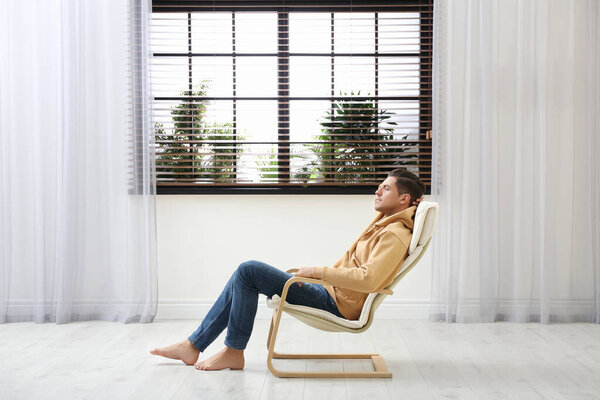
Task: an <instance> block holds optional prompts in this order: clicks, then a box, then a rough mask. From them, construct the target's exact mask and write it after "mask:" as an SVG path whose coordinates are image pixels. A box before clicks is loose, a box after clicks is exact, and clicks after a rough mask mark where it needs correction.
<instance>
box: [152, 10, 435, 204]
mask: <svg viewBox="0 0 600 400" xmlns="http://www.w3.org/2000/svg"><path fill="white" fill-rule="evenodd" d="M433 2H434V0H404V1H394V2H387V3H388V5H383V6H382V5H381V4H379V5H377V6H373V2H371V1H368V0H364V1H352V2H349V1H347V0H337V1H336V0H333V1H327V2H326V3H328V4H329V5H328V6H325V7H324V6H323V3H325V2H319V1H317V2H311V1H285V2H281V1H252V0H250V1H245V2H240V1H222V0H213V1H189V0H183V1H173V0H153V1H152V4H153V13H154V12H174V11H177V12H187V13H188V53H186V54H185V55H183V54H182V53H159V54H153V56H154V57H172V56H185V57H188V64H190V65H191V63H192V58H193V57H198V56H212V57H214V56H227V57H232V60H233V61H232V62H233V78H234V87H233V97H231V98H223V97H219V98H210V97H203V98H202V99H203V100H215V99H220V100H223V99H230V100H232V101H233V127H234V128H235V127H236V122H237V119H236V100H242V99H243V100H265V99H270V100H276V101H278V141H277V147H278V153H277V158H278V165H279V171H280V172H284V174H287V176H288V177H289V171H290V170H289V155H286V154H285V153H288V154H289V149H290V142H289V109H287V105H286V104H284V103H286V102H287V101H289V100H294V99H295V98H294V97H293V96H289V95H287V96H285V94H284V93H289V62H288V60H289V57H290V56H291V57H294V56H309V57H310V56H323V54H322V53H290V52H289V51H287V46H288V43H289V42H288V40H289V36H288V28H289V25H288V24H289V18H288V15H289V13H290V12H300V11H301V12H330V13H331V15H332V20H333V15H334V13H335V12H347V11H356V12H373V13H375V52H374V53H359V54H344V53H336V54H335V57H343V56H364V57H373V58H374V60H375V68H376V69H375V77H374V79H375V96H368V97H364V98H360V97H352V98H347V99H352V100H360V99H373V98H374V97H375V101H378V100H400V101H402V100H412V101H418V102H419V109H420V111H419V139H418V140H419V143H418V144H417V146H419V148H420V147H421V144H420V142H421V141H422V140H426V141H428V143H427V144H426V145H425V146H424V147H425V148H426V149H429V151H431V148H432V145H431V129H432V105H433V104H432V103H433V102H432V99H433V96H432V95H433V90H432V59H433V29H431V27H432V25H433ZM215 3H219V6H218V10H219V11H231V12H232V14H233V19H232V45H233V53H231V54H230V53H226V54H225V53H224V54H214V53H210V54H202V53H192V42H191V41H192V35H191V13H192V12H194V11H203V12H207V11H212V8H211V7H214V5H215ZM311 3H315V4H318V6H312V7H311ZM282 4H285V6H283V5H282ZM349 4H350V5H349ZM376 4H377V3H376ZM425 7H427V12H426V13H423V12H422V11H423V10H424V8H425ZM248 11H256V12H265V11H275V12H277V13H278V32H277V34H278V49H277V50H278V51H277V53H275V54H263V53H260V54H236V51H235V45H236V40H235V39H236V36H235V13H236V12H248ZM384 11H394V12H398V11H402V12H419V13H420V23H421V28H420V30H419V31H420V46H421V51H420V52H419V59H420V63H419V65H420V70H419V72H420V85H419V86H420V94H419V96H394V97H389V98H388V97H378V96H377V95H378V90H379V84H378V63H379V58H382V57H403V56H409V57H415V54H410V53H383V54H379V53H378V29H377V26H378V14H377V13H378V12H384ZM285 21H288V23H283V22H285ZM423 27H429V29H427V28H425V29H424V28H423ZM331 29H332V33H333V29H334V28H333V23H332V28H331ZM331 40H332V46H333V40H334V39H333V35H332V39H331ZM247 56H254V57H256V56H259V57H260V56H265V57H273V56H276V57H277V68H278V83H277V90H278V96H277V97H276V98H265V97H259V98H254V97H243V98H241V97H238V96H236V85H235V77H236V58H237V57H247ZM331 58H332V71H331V96H330V97H318V98H316V97H315V98H314V99H318V100H343V99H345V97H344V96H335V93H334V91H333V90H334V89H333V85H334V68H333V65H334V63H333V60H334V55H333V47H332V54H331ZM188 70H189V79H188V81H189V85H188V86H189V90H190V92H191V91H192V69H191V66H190V68H189V69H188ZM282 96H285V100H286V102H282V101H281V99H282ZM182 99H183V100H184V99H189V100H198V99H199V98H195V97H188V98H186V97H154V101H156V100H182ZM302 99H307V98H306V97H302ZM234 132H235V129H234ZM418 154H419V160H424V161H426V162H427V161H428V162H429V165H422V164H421V165H419V168H422V169H427V168H428V169H429V177H431V153H427V152H426V151H421V150H419V151H418ZM284 176H285V175H284ZM430 181H431V179H430V178H429V179H427V181H426V182H425V183H426V194H430V193H431V187H430ZM376 188H377V185H376V184H373V185H365V184H348V183H340V184H319V185H313V184H308V185H303V184H302V183H295V184H281V183H279V184H244V183H236V184H216V185H213V184H211V185H195V186H182V185H169V184H160V185H157V188H156V189H157V190H156V192H157V194H293V195H296V194H328V195H329V194H343V195H347V194H372V193H373V192H374V191H375V190H376Z"/></svg>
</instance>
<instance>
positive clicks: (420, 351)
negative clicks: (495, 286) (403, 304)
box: [0, 319, 600, 400]
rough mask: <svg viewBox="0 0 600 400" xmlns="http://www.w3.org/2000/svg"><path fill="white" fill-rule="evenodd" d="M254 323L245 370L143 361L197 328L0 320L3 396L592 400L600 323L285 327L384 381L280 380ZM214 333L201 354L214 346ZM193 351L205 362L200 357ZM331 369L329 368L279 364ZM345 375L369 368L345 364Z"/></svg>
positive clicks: (599, 391)
mask: <svg viewBox="0 0 600 400" xmlns="http://www.w3.org/2000/svg"><path fill="white" fill-rule="evenodd" d="M268 322H269V321H266V320H257V321H256V324H255V327H254V334H253V337H252V339H251V341H250V343H249V345H248V348H247V351H246V369H245V370H244V371H220V372H204V371H196V370H195V369H194V368H193V367H189V366H185V365H183V364H182V363H180V362H177V361H173V360H166V359H161V358H159V357H155V356H151V355H150V354H148V349H150V348H152V347H154V346H156V345H166V344H170V343H173V342H175V341H179V340H182V339H184V338H185V337H187V335H188V334H189V333H191V332H192V331H193V330H194V329H195V328H196V322H194V321H158V322H155V323H152V324H132V325H121V324H117V323H107V322H81V323H71V324H66V325H55V324H34V323H15V324H5V325H0V399H11V400H13V399H144V400H151V399H191V398H195V399H284V400H293V399H311V400H313V399H314V400H319V399H327V400H337V399H360V400H367V399H407V400H414V399H485V400H487V399H519V400H522V399H600V325H593V324H564V325H539V324H512V323H496V324H445V323H432V322H428V321H406V320H404V321H392V320H381V321H376V322H375V323H374V324H373V326H372V328H371V329H370V330H369V331H367V332H366V333H363V334H360V335H351V334H332V333H324V332H319V331H316V330H313V329H310V328H308V327H307V326H305V325H303V324H301V323H299V322H297V321H295V320H291V319H286V320H284V321H283V323H282V324H283V325H282V332H281V342H280V343H279V346H278V349H279V350H281V351H294V352H299V351H308V350H309V349H310V350H312V351H318V352H343V351H349V352H378V353H380V354H382V355H384V356H385V359H386V363H387V366H388V368H389V369H390V370H391V371H392V372H393V374H394V377H393V378H392V379H387V380H385V379H382V380H367V379H356V380H350V379H346V380H344V379H342V380H334V379H329V380H317V379H279V378H275V377H274V376H272V375H271V374H270V373H269V372H268V371H267V367H266V363H265V360H266V357H267V354H266V348H265V340H266V335H267V332H268ZM222 343H223V341H222V338H219V339H218V340H217V342H215V344H213V346H211V347H210V348H209V349H208V350H207V351H206V354H207V355H209V354H212V353H213V352H214V351H216V350H219V349H220V348H221V346H222ZM201 356H202V355H201ZM277 363H278V364H276V365H280V366H286V367H290V366H291V367H292V368H299V369H314V370H333V369H334V368H336V366H339V365H340V364H337V361H300V360H277ZM343 368H344V369H346V370H350V369H368V368H369V362H368V361H361V360H351V361H347V362H343Z"/></svg>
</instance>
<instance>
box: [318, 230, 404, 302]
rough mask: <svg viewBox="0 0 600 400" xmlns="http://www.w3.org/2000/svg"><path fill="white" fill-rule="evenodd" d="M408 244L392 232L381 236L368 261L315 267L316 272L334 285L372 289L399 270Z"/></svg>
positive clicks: (359, 290)
mask: <svg viewBox="0 0 600 400" xmlns="http://www.w3.org/2000/svg"><path fill="white" fill-rule="evenodd" d="M407 252H408V248H407V247H406V245H405V244H404V243H403V242H402V241H401V240H400V238H398V237H397V236H396V235H394V234H393V233H392V232H386V233H385V234H383V235H382V237H381V238H380V239H379V241H378V242H377V244H376V245H375V247H374V248H373V250H372V251H371V254H369V258H368V260H367V262H366V263H364V264H363V265H360V266H358V267H350V268H344V267H341V266H340V267H338V268H330V267H315V269H314V272H313V275H314V276H315V277H316V278H318V279H323V280H325V281H327V282H328V283H330V284H331V285H333V286H336V287H339V288H345V289H350V290H355V291H357V292H364V293H372V292H376V291H378V290H380V289H382V288H383V285H384V284H385V283H386V282H387V281H388V280H389V278H390V276H392V275H395V274H396V273H398V270H399V269H400V266H401V265H402V262H403V261H404V259H405V257H406V254H407Z"/></svg>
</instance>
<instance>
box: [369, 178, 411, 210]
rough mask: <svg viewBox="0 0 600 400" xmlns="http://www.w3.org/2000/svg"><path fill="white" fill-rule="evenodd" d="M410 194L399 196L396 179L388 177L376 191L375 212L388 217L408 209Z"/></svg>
mask: <svg viewBox="0 0 600 400" xmlns="http://www.w3.org/2000/svg"><path fill="white" fill-rule="evenodd" d="M409 199H410V196H409V195H408V194H398V187H397V186H396V178H394V177H393V176H388V177H387V178H386V179H385V180H384V181H383V182H382V183H381V185H379V188H378V189H377V191H375V210H377V211H379V212H382V213H383V214H384V215H385V216H386V217H389V216H390V215H393V214H395V213H397V212H400V211H402V210H404V209H405V208H408V201H409Z"/></svg>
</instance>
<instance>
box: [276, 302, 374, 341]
mask: <svg viewBox="0 0 600 400" xmlns="http://www.w3.org/2000/svg"><path fill="white" fill-rule="evenodd" d="M374 295H375V293H372V294H370V295H369V296H367V299H366V300H365V305H364V306H363V309H362V312H361V313H360V317H359V318H358V319H357V320H349V319H345V318H341V317H338V316H337V315H335V314H332V313H330V312H328V311H325V310H320V309H318V308H312V307H308V306H300V305H297V304H290V303H288V302H287V301H286V302H285V305H284V307H283V311H285V312H286V313H288V314H290V315H292V316H294V317H296V318H298V319H300V320H301V321H303V322H305V323H307V324H308V325H311V326H313V327H314V328H317V329H321V330H327V331H330V332H332V331H334V332H338V331H344V332H347V331H348V330H347V329H335V326H342V327H345V328H349V329H360V328H362V327H364V326H365V325H366V324H367V322H368V320H369V311H370V309H371V304H372V303H373V300H374V299H375V296H374ZM280 302H281V298H280V297H279V296H277V295H275V296H273V297H272V298H271V299H267V306H269V308H272V309H276V308H277V307H278V306H279V303H280ZM304 315H309V316H314V317H316V318H317V320H314V319H313V318H303V317H304ZM316 324H318V325H319V326H315V325H316ZM327 328H329V329H327Z"/></svg>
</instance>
